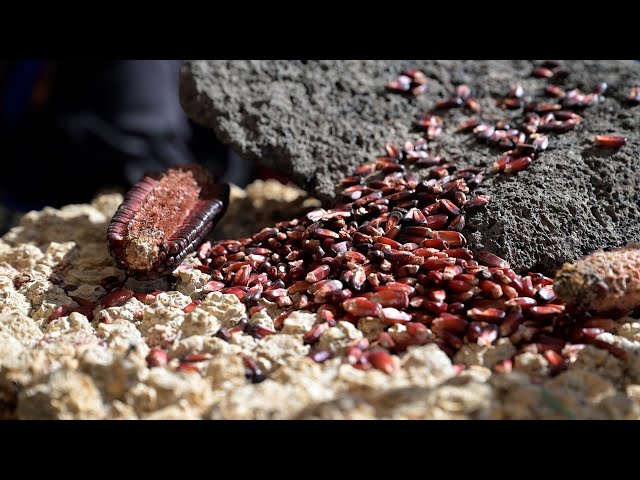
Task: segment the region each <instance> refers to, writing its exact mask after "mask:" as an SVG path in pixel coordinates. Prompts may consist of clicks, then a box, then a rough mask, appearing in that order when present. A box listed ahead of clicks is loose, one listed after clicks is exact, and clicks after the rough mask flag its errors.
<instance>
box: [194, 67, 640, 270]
mask: <svg viewBox="0 0 640 480" xmlns="http://www.w3.org/2000/svg"><path fill="white" fill-rule="evenodd" d="M566 64H567V67H568V68H569V70H570V72H571V73H570V75H569V76H568V77H567V78H566V79H563V80H558V81H554V83H557V84H558V85H560V86H562V87H563V88H565V89H568V88H574V87H576V88H580V89H582V90H583V91H586V92H589V91H591V89H592V88H593V86H594V85H595V84H596V83H597V82H601V81H605V82H607V83H608V85H609V89H608V90H607V93H606V99H605V100H604V101H603V102H601V103H599V104H598V105H596V106H595V107H592V108H589V109H587V110H586V111H585V113H584V116H585V121H584V122H583V123H582V124H581V125H580V126H579V127H578V128H576V129H575V130H573V131H571V132H568V133H566V134H562V135H554V134H552V135H551V141H550V147H549V149H548V150H547V151H546V152H545V153H544V154H542V155H541V156H540V157H539V158H538V159H537V160H536V161H534V163H533V165H532V166H531V167H530V168H529V169H527V170H525V171H523V172H520V173H518V174H515V175H493V176H488V177H487V179H486V180H485V182H484V183H483V184H482V185H481V187H480V188H479V189H478V190H477V191H476V193H486V194H488V195H491V196H492V201H491V203H490V204H489V206H488V208H487V209H486V210H484V211H482V212H479V213H477V214H474V215H472V216H470V217H469V218H468V219H467V228H466V230H465V231H464V232H463V233H464V234H465V235H466V237H467V239H468V240H469V243H470V245H471V248H473V249H474V250H478V249H486V250H489V251H491V252H493V253H495V254H497V255H500V256H501V257H503V258H505V259H506V260H508V261H509V262H510V263H511V266H512V267H513V268H515V269H516V270H519V271H527V270H533V271H542V272H545V273H552V272H553V271H555V269H556V268H558V267H559V266H560V265H561V264H562V263H564V262H565V261H570V260H573V259H576V258H578V257H580V256H581V255H584V254H586V253H588V252H590V251H592V250H594V249H597V248H602V247H605V248H606V247H613V246H620V245H623V244H625V243H627V242H631V241H636V242H637V241H640V150H639V149H638V147H639V145H640V134H639V132H640V129H639V127H640V106H638V107H630V106H629V105H628V104H627V103H626V95H627V94H628V92H629V89H630V87H632V86H634V85H637V84H640V66H639V65H638V64H636V63H635V62H631V61H571V62H567V63H566ZM403 68H418V69H420V70H422V71H424V72H425V73H426V75H427V77H428V78H429V82H428V86H427V91H426V92H425V93H424V94H422V95H421V96H419V97H418V98H413V97H407V96H404V95H398V94H393V93H389V92H386V91H385V88H384V87H385V84H386V82H387V81H389V80H391V79H392V78H395V77H396V76H397V75H398V74H399V72H400V71H401V70H402V69H403ZM532 68H533V64H532V63H531V62H528V61H477V60H474V61H308V62H303V61H299V62H294V61H190V62H186V63H185V66H184V69H183V75H182V83H181V98H182V104H183V107H184V109H185V111H186V112H187V114H188V115H189V116H190V117H191V118H193V119H194V120H195V121H197V122H198V123H201V124H204V125H207V126H210V127H211V128H213V129H214V131H215V132H216V134H217V136H218V137H219V138H220V140H221V141H222V142H224V143H225V144H227V145H229V146H230V147H231V148H232V149H234V150H235V151H236V152H237V153H238V154H240V155H241V156H243V157H245V158H248V159H251V160H256V161H260V162H262V163H263V164H266V165H269V166H271V167H273V168H275V169H277V170H279V171H281V172H283V173H285V174H287V175H288V176H289V177H290V178H291V179H292V180H294V181H296V182H297V183H298V184H299V185H300V186H302V187H303V188H306V189H307V190H309V191H311V192H313V193H315V194H316V195H317V196H318V197H319V198H320V199H321V200H323V201H324V202H327V203H330V201H331V199H333V198H335V193H336V190H335V188H336V185H338V182H339V180H340V178H342V177H343V176H346V175H349V174H350V173H351V172H352V171H353V170H354V169H355V168H356V167H357V166H358V165H361V164H362V163H366V162H368V161H371V160H373V159H375V157H376V156H378V155H381V154H382V153H383V147H384V145H385V143H395V144H400V145H401V144H402V143H403V142H404V141H406V140H415V139H417V138H418V137H419V136H420V133H419V132H417V131H415V130H414V128H413V126H412V125H413V122H414V120H415V119H416V118H418V117H419V115H420V114H423V113H425V112H428V111H430V110H431V109H432V108H433V105H434V102H435V101H436V100H438V99H441V98H448V97H449V96H450V95H451V93H452V92H453V91H454V89H455V86H457V85H459V84H461V83H467V84H468V85H470V87H471V89H472V94H473V96H475V97H476V98H477V99H478V100H479V102H480V104H481V105H482V107H483V111H482V113H481V114H480V117H481V118H483V119H486V120H497V119H513V120H515V119H522V109H520V110H515V111H504V110H500V109H499V108H497V107H496V102H495V99H496V98H501V97H504V96H505V95H506V93H507V92H508V90H509V87H510V85H511V84H512V83H513V82H515V81H516V80H518V81H520V82H521V83H522V85H523V87H524V91H525V99H526V100H530V99H536V100H544V96H543V87H544V85H545V84H546V83H548V82H547V80H544V79H538V78H533V77H531V75H530V74H531V70H532ZM547 101H548V99H547ZM437 113H438V115H440V116H441V117H442V118H443V120H444V123H445V132H444V134H443V135H442V136H441V137H439V138H438V139H437V140H436V141H434V142H433V143H432V144H431V146H432V150H433V151H434V152H435V153H437V154H439V155H441V156H444V157H445V158H447V159H450V160H455V161H457V162H459V163H460V164H461V165H478V166H479V165H490V164H491V163H493V161H495V160H496V159H497V158H498V157H499V155H500V151H499V150H497V149H494V148H491V147H489V146H487V145H483V144H479V143H477V142H476V141H475V139H474V138H473V136H472V135H468V134H456V133H454V130H455V128H456V126H457V124H458V123H460V122H461V121H463V120H466V119H468V118H471V117H470V114H469V112H468V111H466V110H463V109H453V110H449V111H439V112H437ZM515 123H516V126H519V125H520V121H517V122H515ZM606 133H616V134H620V135H625V136H627V137H628V138H629V142H628V143H627V145H626V146H624V147H623V148H621V149H619V150H615V149H603V148H596V147H594V146H593V145H592V143H591V137H592V136H593V135H595V134H606Z"/></svg>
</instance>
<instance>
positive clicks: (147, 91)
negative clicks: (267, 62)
mask: <svg viewBox="0 0 640 480" xmlns="http://www.w3.org/2000/svg"><path fill="white" fill-rule="evenodd" d="M181 65H182V61H181V60H119V61H106V62H94V61H84V60H79V61H76V62H68V61H64V62H56V61H38V60H23V61H1V62H0V158H1V161H2V166H3V168H2V171H1V172H0V235H1V234H4V233H5V232H6V231H7V230H8V229H9V228H10V227H11V226H13V225H14V224H15V223H16V221H17V220H18V219H19V217H20V215H22V214H23V213H25V212H27V211H29V210H35V209H41V208H43V207H45V206H52V207H61V206H63V205H66V204H69V203H83V202H88V201H90V200H91V199H92V198H93V197H94V196H95V194H96V193H97V192H99V191H104V190H120V191H122V192H125V191H126V190H127V189H128V188H130V187H131V185H133V184H134V183H135V182H136V181H138V180H139V179H140V178H141V176H142V175H143V174H144V173H145V172H147V171H156V170H164V169H166V168H168V167H169V166H172V165H177V164H184V163H191V162H197V163H200V164H203V165H205V166H206V167H208V168H209V169H210V170H211V171H212V172H213V173H214V175H215V177H216V178H217V179H219V181H221V182H231V183H234V184H236V185H238V186H241V187H244V186H245V185H247V184H248V183H249V182H251V181H252V180H253V179H255V178H268V177H274V176H275V175H274V174H273V173H272V172H269V171H267V170H265V169H263V168H260V167H256V166H254V165H253V164H251V163H249V162H246V161H244V160H242V159H240V158H239V157H238V156H237V155H235V154H234V153H233V152H231V151H230V150H229V149H227V148H226V147H225V146H224V145H222V144H221V143H220V142H219V141H218V140H217V139H216V137H215V135H214V134H213V132H212V131H211V130H209V129H206V128H203V127H200V126H198V125H196V124H194V123H193V122H191V121H190V120H189V119H188V118H187V117H186V115H185V114H184V112H183V111H182V108H181V106H180V100H179V93H178V92H179V82H180V68H181Z"/></svg>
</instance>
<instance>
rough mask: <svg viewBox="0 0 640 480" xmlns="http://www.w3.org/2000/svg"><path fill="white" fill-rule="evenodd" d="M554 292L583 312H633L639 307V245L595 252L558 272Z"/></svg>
mask: <svg viewBox="0 0 640 480" xmlns="http://www.w3.org/2000/svg"><path fill="white" fill-rule="evenodd" d="M553 288H554V290H555V292H556V294H557V295H558V297H559V298H560V299H562V300H563V301H565V302H567V303H568V304H570V305H573V306H575V307H577V308H580V309H582V310H592V311H601V312H602V311H607V310H613V309H620V310H632V309H635V308H637V307H639V306H640V244H632V245H627V246H626V247H623V248H618V249H614V250H611V251H608V252H604V251H601V250H599V251H597V252H594V253H592V254H590V255H588V256H586V257H584V258H582V259H580V260H578V261H577V262H575V263H573V264H571V263H567V264H565V265H563V266H562V268H560V270H558V272H557V273H556V276H555V280H554V284H553Z"/></svg>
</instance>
